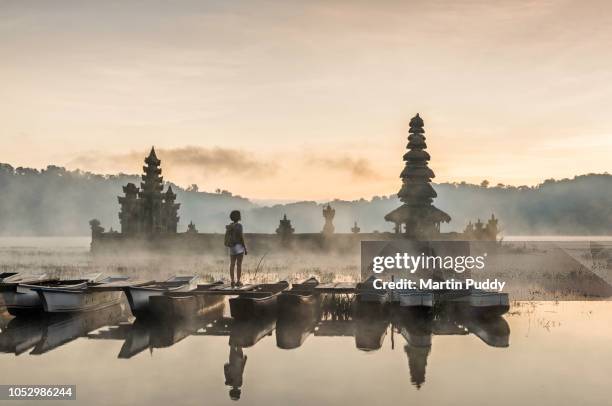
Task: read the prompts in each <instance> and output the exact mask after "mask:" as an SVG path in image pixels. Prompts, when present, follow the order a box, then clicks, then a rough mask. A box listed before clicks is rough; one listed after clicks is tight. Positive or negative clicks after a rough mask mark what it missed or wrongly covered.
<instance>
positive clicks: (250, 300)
mask: <svg viewBox="0 0 612 406" xmlns="http://www.w3.org/2000/svg"><path fill="white" fill-rule="evenodd" d="M278 296H279V295H278V294H268V295H265V296H264V295H261V296H260V295H257V296H255V295H246V294H244V295H240V296H238V297H234V298H231V299H230V300H229V302H230V311H231V314H232V317H233V318H234V319H236V320H251V319H254V318H263V317H267V316H270V315H273V314H274V315H275V314H276V309H277V305H278Z"/></svg>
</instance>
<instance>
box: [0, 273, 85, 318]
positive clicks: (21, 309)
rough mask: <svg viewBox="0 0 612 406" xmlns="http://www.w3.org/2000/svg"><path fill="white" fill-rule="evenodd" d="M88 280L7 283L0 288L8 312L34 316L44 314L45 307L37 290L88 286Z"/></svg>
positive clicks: (16, 314) (14, 314)
mask: <svg viewBox="0 0 612 406" xmlns="http://www.w3.org/2000/svg"><path fill="white" fill-rule="evenodd" d="M87 283H88V280H87V279H71V280H59V279H49V280H32V281H23V282H14V283H13V282H5V283H2V284H1V286H0V294H1V295H2V299H3V302H4V304H5V306H6V309H7V311H8V312H9V313H10V314H11V315H13V316H32V315H36V314H40V313H43V312H44V305H43V300H42V298H41V296H40V295H39V294H38V292H37V288H41V287H50V288H60V287H62V288H71V289H79V288H83V287H85V286H87Z"/></svg>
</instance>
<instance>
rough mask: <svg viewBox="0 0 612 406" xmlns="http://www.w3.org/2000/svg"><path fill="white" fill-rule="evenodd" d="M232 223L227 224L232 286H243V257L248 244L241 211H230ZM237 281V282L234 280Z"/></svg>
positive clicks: (226, 238) (226, 241) (226, 240)
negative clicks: (241, 277) (244, 234)
mask: <svg viewBox="0 0 612 406" xmlns="http://www.w3.org/2000/svg"><path fill="white" fill-rule="evenodd" d="M230 220H232V223H231V224H228V225H227V226H225V246H226V247H229V253H230V278H231V281H232V286H238V287H240V286H242V282H240V276H241V275H242V258H243V257H244V256H245V255H247V249H246V244H245V243H244V236H243V233H242V224H240V212H239V211H238V210H234V211H232V212H231V213H230ZM234 269H236V279H234ZM234 281H236V282H234Z"/></svg>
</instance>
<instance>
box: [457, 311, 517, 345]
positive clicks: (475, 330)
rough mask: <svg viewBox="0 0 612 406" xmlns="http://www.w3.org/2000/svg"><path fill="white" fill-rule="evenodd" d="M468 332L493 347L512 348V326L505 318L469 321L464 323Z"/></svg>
mask: <svg viewBox="0 0 612 406" xmlns="http://www.w3.org/2000/svg"><path fill="white" fill-rule="evenodd" d="M464 324H465V326H466V327H467V329H468V331H469V332H470V333H472V334H474V335H475V336H476V337H478V338H480V339H481V340H482V341H483V342H484V343H485V344H487V345H489V346H491V347H498V348H506V347H509V346H510V326H509V325H508V322H507V321H506V320H504V318H503V317H501V316H497V317H492V318H487V319H484V320H483V319H468V320H465V321H464Z"/></svg>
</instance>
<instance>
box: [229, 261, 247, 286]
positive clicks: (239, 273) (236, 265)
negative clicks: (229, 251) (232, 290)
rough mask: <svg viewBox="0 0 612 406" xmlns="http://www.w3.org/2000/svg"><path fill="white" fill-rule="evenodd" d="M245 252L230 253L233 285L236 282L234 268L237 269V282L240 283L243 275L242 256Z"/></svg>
mask: <svg viewBox="0 0 612 406" xmlns="http://www.w3.org/2000/svg"><path fill="white" fill-rule="evenodd" d="M243 257H244V254H239V255H230V279H231V281H232V285H233V284H234V269H236V279H237V283H240V277H241V276H242V258H243Z"/></svg>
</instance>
